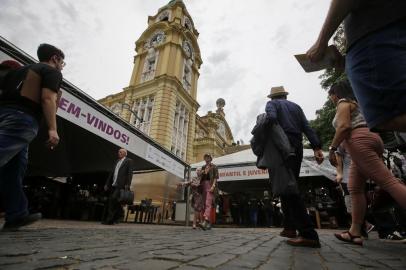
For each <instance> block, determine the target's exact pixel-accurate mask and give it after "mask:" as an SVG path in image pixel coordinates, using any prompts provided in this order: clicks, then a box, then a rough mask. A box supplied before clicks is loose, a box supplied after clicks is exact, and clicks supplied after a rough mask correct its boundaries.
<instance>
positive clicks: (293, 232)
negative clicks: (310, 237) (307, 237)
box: [279, 229, 297, 238]
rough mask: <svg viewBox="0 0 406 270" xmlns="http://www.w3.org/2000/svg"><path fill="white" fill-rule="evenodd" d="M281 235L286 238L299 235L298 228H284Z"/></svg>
mask: <svg viewBox="0 0 406 270" xmlns="http://www.w3.org/2000/svg"><path fill="white" fill-rule="evenodd" d="M279 235H280V236H282V237H286V238H296V237H297V234H296V230H288V229H283V231H281V232H280V234H279Z"/></svg>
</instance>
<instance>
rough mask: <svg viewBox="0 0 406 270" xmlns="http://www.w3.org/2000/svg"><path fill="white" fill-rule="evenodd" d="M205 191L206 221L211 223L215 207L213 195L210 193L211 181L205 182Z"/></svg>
mask: <svg viewBox="0 0 406 270" xmlns="http://www.w3.org/2000/svg"><path fill="white" fill-rule="evenodd" d="M204 183H205V185H204V189H205V193H206V196H205V197H206V200H205V201H204V214H203V216H204V219H205V220H206V221H210V216H211V209H212V206H213V193H211V192H210V183H209V181H205V182H204Z"/></svg>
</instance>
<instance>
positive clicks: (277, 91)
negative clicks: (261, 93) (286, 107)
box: [268, 86, 289, 98]
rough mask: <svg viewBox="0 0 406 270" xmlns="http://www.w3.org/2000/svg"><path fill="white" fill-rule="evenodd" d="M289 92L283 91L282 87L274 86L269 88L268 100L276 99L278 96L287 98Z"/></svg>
mask: <svg viewBox="0 0 406 270" xmlns="http://www.w3.org/2000/svg"><path fill="white" fill-rule="evenodd" d="M287 95H289V92H286V91H285V88H283V86H275V87H272V88H271V93H270V94H269V95H268V97H269V98H273V97H278V96H287Z"/></svg>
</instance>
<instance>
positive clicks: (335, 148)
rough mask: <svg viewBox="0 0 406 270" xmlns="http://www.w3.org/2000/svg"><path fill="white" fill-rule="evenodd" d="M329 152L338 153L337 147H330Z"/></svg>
mask: <svg viewBox="0 0 406 270" xmlns="http://www.w3.org/2000/svg"><path fill="white" fill-rule="evenodd" d="M328 151H330V152H331V151H334V152H335V151H337V147H335V146H330V147H329V148H328Z"/></svg>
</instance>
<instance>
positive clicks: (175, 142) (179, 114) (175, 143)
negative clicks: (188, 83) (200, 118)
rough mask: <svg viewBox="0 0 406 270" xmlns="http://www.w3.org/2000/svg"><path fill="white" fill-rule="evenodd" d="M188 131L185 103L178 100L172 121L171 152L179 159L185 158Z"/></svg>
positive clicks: (187, 115)
mask: <svg viewBox="0 0 406 270" xmlns="http://www.w3.org/2000/svg"><path fill="white" fill-rule="evenodd" d="M188 131H189V112H188V110H187V109H186V107H185V105H183V104H182V103H180V101H179V100H178V101H177V102H176V108H175V115H174V121H173V131H172V146H171V152H172V153H174V154H175V155H176V156H178V157H180V158H181V159H186V154H185V153H186V149H187V138H188Z"/></svg>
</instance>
